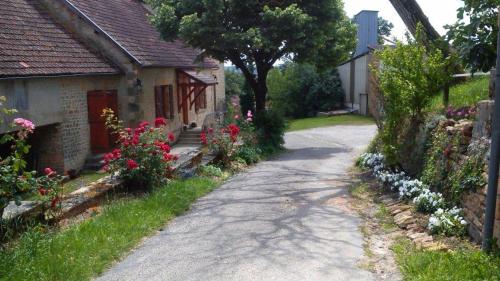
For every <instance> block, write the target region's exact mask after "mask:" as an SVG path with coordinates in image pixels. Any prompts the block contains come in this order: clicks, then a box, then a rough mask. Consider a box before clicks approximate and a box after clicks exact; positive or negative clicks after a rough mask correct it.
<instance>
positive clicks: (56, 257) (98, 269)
mask: <svg viewBox="0 0 500 281" xmlns="http://www.w3.org/2000/svg"><path fill="white" fill-rule="evenodd" d="M217 184H218V183H217V181H215V180H212V179H207V178H192V179H189V180H184V181H174V182H172V183H170V184H169V185H168V186H166V187H163V188H160V189H158V190H155V191H153V192H152V193H151V194H149V195H146V196H144V197H142V198H133V199H126V200H120V201H115V202H113V203H110V205H108V206H106V207H105V209H104V210H103V212H102V213H101V214H100V215H98V216H96V217H94V218H92V219H90V220H87V221H84V222H83V223H81V224H75V225H73V226H71V227H69V228H68V229H66V230H63V231H57V230H56V231H53V232H49V233H47V232H44V231H43V229H38V230H37V229H33V230H30V231H28V232H26V233H24V234H23V235H22V236H21V238H20V239H19V240H18V241H17V242H16V243H15V245H13V246H11V247H10V248H8V249H4V250H1V252H0V279H1V280H12V281H14V280H88V279H90V278H92V277H94V276H97V275H99V274H100V273H102V272H103V271H104V270H105V269H106V268H107V267H108V266H109V265H110V264H111V263H112V262H113V261H115V260H117V259H119V258H121V257H123V255H124V254H125V253H127V252H128V251H129V250H131V249H132V248H133V247H134V246H135V245H137V243H139V241H140V240H141V239H142V238H143V237H144V236H148V235H151V234H152V233H153V232H154V231H155V230H158V229H159V228H160V227H162V226H163V225H165V223H166V222H167V221H169V220H170V219H172V218H173V217H175V216H177V215H180V214H182V213H183V212H185V211H186V210H188V209H189V207H190V205H191V203H192V202H193V201H195V200H196V199H197V198H199V197H201V196H203V195H205V194H207V193H208V192H210V191H212V190H213V189H214V188H215V187H216V186H217Z"/></svg>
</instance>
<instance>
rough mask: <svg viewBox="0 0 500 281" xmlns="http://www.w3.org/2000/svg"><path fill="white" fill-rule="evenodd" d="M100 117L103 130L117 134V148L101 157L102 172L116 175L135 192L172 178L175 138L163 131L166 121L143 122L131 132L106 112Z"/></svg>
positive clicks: (110, 112) (175, 157)
mask: <svg viewBox="0 0 500 281" xmlns="http://www.w3.org/2000/svg"><path fill="white" fill-rule="evenodd" d="M103 117H105V119H106V125H107V127H108V128H109V129H111V130H112V131H113V132H114V133H115V134H117V135H118V148H117V149H115V150H113V151H112V152H111V153H108V154H106V155H105V156H104V162H105V170H106V171H108V172H110V173H114V174H118V175H119V177H121V178H122V179H123V180H124V182H125V185H127V186H129V187H133V188H136V189H151V188H153V187H156V186H160V185H162V184H165V183H167V182H168V179H169V178H171V177H172V172H173V168H172V164H173V163H174V162H175V161H176V160H177V159H178V157H177V156H175V155H172V154H171V153H170V150H171V146H170V144H171V142H173V141H174V140H175V136H174V135H173V134H172V133H168V132H167V130H166V125H167V123H166V122H167V121H166V120H165V119H164V118H157V119H156V120H155V123H154V126H152V125H150V124H149V123H148V122H145V121H144V122H141V123H140V124H139V126H138V127H137V128H135V129H132V128H124V127H123V126H122V124H121V122H120V121H119V120H118V119H117V118H116V117H115V115H114V112H113V111H112V110H110V109H106V110H105V111H104V113H103Z"/></svg>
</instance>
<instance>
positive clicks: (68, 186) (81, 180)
mask: <svg viewBox="0 0 500 281" xmlns="http://www.w3.org/2000/svg"><path fill="white" fill-rule="evenodd" d="M107 175H108V174H107V173H103V172H97V171H84V172H82V173H81V174H80V175H79V176H78V177H77V178H75V179H72V180H70V181H68V182H66V183H64V186H63V187H64V193H71V192H73V191H75V190H77V189H79V188H81V187H85V186H87V185H89V184H91V183H93V182H95V181H97V180H99V179H101V178H104V177H105V176H107Z"/></svg>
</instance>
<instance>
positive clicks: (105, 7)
mask: <svg viewBox="0 0 500 281" xmlns="http://www.w3.org/2000/svg"><path fill="white" fill-rule="evenodd" d="M66 1H67V2H69V3H70V4H72V5H74V6H75V7H76V8H77V9H78V10H80V12H81V13H83V14H84V15H86V16H87V17H88V18H89V19H90V20H91V21H93V22H94V23H95V24H96V25H97V26H98V27H99V28H101V29H102V30H104V31H105V32H106V33H107V34H108V35H109V36H110V37H112V39H114V40H115V41H116V42H118V43H119V44H120V45H121V46H122V47H123V48H125V49H126V50H127V51H128V52H129V53H131V54H132V55H133V56H134V57H135V58H137V59H138V60H139V62H140V63H141V65H142V66H167V67H189V68H191V67H199V66H200V63H195V62H194V61H195V59H196V57H197V55H198V51H197V50H195V49H193V48H191V47H188V46H186V45H185V44H184V43H182V42H181V41H179V40H176V41H173V42H169V41H165V40H162V39H161V38H160V33H159V32H158V31H157V30H156V28H155V27H154V26H153V25H152V24H151V23H150V22H149V18H148V17H149V15H150V12H149V11H148V9H146V7H145V6H144V5H143V4H142V3H141V2H140V1H139V0H105V1H103V0H66ZM201 66H203V67H218V64H217V62H215V61H214V60H211V59H206V60H205V61H204V63H203V64H202V65H201Z"/></svg>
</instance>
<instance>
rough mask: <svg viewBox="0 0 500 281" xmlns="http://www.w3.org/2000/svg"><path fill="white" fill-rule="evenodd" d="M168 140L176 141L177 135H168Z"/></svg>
mask: <svg viewBox="0 0 500 281" xmlns="http://www.w3.org/2000/svg"><path fill="white" fill-rule="evenodd" d="M168 140H169V141H170V142H173V141H175V135H174V134H172V133H168Z"/></svg>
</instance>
